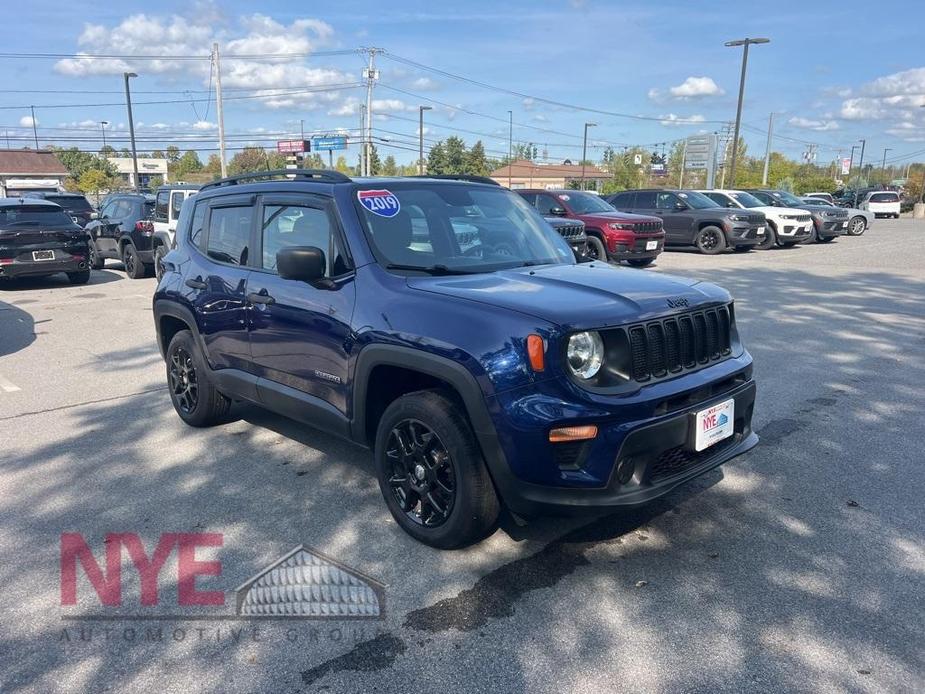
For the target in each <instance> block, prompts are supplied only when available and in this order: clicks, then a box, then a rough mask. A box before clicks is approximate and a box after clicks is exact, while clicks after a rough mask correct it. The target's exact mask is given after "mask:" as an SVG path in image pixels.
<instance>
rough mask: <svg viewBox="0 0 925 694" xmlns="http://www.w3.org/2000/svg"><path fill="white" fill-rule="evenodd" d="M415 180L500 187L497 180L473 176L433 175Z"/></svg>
mask: <svg viewBox="0 0 925 694" xmlns="http://www.w3.org/2000/svg"><path fill="white" fill-rule="evenodd" d="M414 178H440V179H444V180H447V181H469V183H487V184H488V185H492V186H500V185H501V184H500V183H498V182H497V181H496V180H495V179H493V178H489V177H488V176H475V175H472V174H431V175H430V176H428V175H426V174H425V175H423V176H414Z"/></svg>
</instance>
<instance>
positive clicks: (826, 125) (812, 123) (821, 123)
mask: <svg viewBox="0 0 925 694" xmlns="http://www.w3.org/2000/svg"><path fill="white" fill-rule="evenodd" d="M787 122H788V123H789V124H790V125H792V126H793V127H795V128H803V129H804V130H817V131H819V132H824V131H826V130H838V123H836V122H835V121H834V120H815V119H812V118H803V117H802V116H794V117H793V118H791V119H790V120H788V121H787Z"/></svg>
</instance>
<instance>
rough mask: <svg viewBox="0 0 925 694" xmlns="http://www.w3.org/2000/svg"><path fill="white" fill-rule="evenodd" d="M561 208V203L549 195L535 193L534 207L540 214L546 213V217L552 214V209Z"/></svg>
mask: <svg viewBox="0 0 925 694" xmlns="http://www.w3.org/2000/svg"><path fill="white" fill-rule="evenodd" d="M557 207H558V208H559V209H562V203H561V202H559V201H558V200H556V199H555V198H554V197H553V196H551V195H537V196H536V209H537V210H538V211H539V213H540V214H542V215H546V216H547V217H548V216H550V215H552V211H553V210H554V209H555V208H557Z"/></svg>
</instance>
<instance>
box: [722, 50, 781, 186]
mask: <svg viewBox="0 0 925 694" xmlns="http://www.w3.org/2000/svg"><path fill="white" fill-rule="evenodd" d="M770 42H771V39H763V38H758V39H748V38H746V39H736V40H735V41H726V43H725V44H724V45H726V46H728V47H730V48H732V47H736V46H743V47H744V48H743V50H742V75H741V77H740V78H739V104H738V106H737V107H736V126H735V133H734V134H733V139H732V162H730V164H729V180H730V181H731V182H732V187H733V188H735V183H736V154H737V153H738V150H739V126H740V125H741V122H742V100H743V98H744V97H745V69H746V68H747V67H748V47H749V46H750V45H752V44H753V43H770Z"/></svg>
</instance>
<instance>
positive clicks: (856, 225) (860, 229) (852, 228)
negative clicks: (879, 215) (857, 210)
mask: <svg viewBox="0 0 925 694" xmlns="http://www.w3.org/2000/svg"><path fill="white" fill-rule="evenodd" d="M865 231H867V220H866V219H864V218H863V217H852V218H851V221H850V222H848V236H860V235H861V234H863V233H864V232H865Z"/></svg>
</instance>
